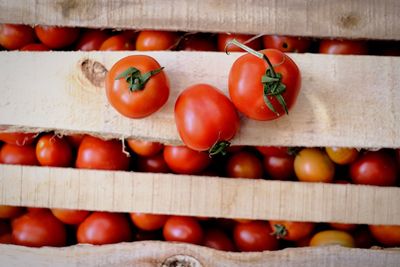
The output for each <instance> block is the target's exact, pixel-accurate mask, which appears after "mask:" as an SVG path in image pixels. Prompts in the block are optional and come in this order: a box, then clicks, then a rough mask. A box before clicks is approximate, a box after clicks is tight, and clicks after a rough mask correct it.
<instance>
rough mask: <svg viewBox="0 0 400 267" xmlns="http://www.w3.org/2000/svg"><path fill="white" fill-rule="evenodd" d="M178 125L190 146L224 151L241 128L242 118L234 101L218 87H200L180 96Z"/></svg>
mask: <svg viewBox="0 0 400 267" xmlns="http://www.w3.org/2000/svg"><path fill="white" fill-rule="evenodd" d="M175 123H176V127H177V129H178V132H179V135H180V137H181V139H182V140H183V142H184V143H185V144H186V145H187V146H188V147H190V148H191V149H194V150H198V151H205V150H210V149H211V150H212V151H214V152H215V151H216V150H218V148H222V149H223V148H224V147H223V146H222V147H221V145H224V144H226V143H227V141H229V140H231V139H232V138H233V137H234V136H235V134H236V132H237V131H238V129H239V116H238V114H237V112H236V109H235V107H234V105H233V104H232V102H231V101H230V100H229V99H228V98H227V97H226V96H225V95H224V94H223V93H221V92H220V91H219V90H218V89H217V88H215V87H213V86H211V85H208V84H196V85H192V86H190V87H188V88H186V89H185V90H184V91H183V92H181V94H180V95H179V96H178V99H177V100H176V102H175ZM212 153H213V152H210V154H212Z"/></svg>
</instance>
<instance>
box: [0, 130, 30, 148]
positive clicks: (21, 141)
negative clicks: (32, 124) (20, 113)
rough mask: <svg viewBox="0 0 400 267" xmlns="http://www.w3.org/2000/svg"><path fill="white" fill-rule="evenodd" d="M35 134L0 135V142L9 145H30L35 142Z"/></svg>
mask: <svg viewBox="0 0 400 267" xmlns="http://www.w3.org/2000/svg"><path fill="white" fill-rule="evenodd" d="M36 136H37V134H36V133H0V140H1V141H3V142H5V143H7V144H10V145H19V146H24V145H30V144H32V143H33V142H34V141H35V137H36Z"/></svg>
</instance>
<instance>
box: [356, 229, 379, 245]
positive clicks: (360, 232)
mask: <svg viewBox="0 0 400 267" xmlns="http://www.w3.org/2000/svg"><path fill="white" fill-rule="evenodd" d="M352 236H353V238H354V243H355V247H356V248H370V247H372V246H373V245H374V244H376V241H375V240H374V237H373V236H372V234H371V232H370V231H369V228H368V226H367V225H362V226H359V227H358V228H357V229H356V230H355V231H354V232H352Z"/></svg>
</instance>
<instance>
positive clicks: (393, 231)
mask: <svg viewBox="0 0 400 267" xmlns="http://www.w3.org/2000/svg"><path fill="white" fill-rule="evenodd" d="M368 227H369V230H370V231H371V234H372V235H373V236H374V237H375V239H376V240H378V241H379V242H380V243H382V244H383V245H385V246H388V247H398V246H400V225H369V226H368Z"/></svg>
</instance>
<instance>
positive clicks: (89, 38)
mask: <svg viewBox="0 0 400 267" xmlns="http://www.w3.org/2000/svg"><path fill="white" fill-rule="evenodd" d="M107 38H108V34H107V33H106V32H105V31H102V30H93V29H92V30H87V31H85V32H84V33H83V34H82V35H81V37H80V38H79V41H78V43H77V45H76V47H75V48H76V50H81V51H93V50H99V49H100V47H101V45H102V44H103V42H104V41H105V40H106V39H107Z"/></svg>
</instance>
